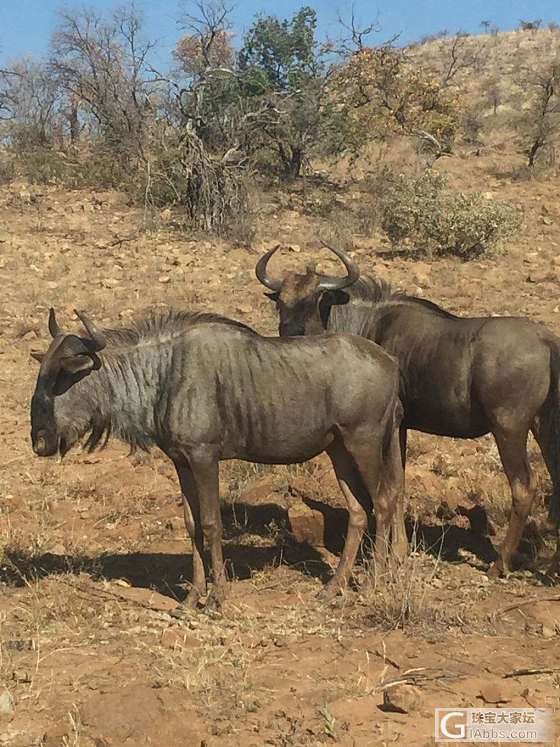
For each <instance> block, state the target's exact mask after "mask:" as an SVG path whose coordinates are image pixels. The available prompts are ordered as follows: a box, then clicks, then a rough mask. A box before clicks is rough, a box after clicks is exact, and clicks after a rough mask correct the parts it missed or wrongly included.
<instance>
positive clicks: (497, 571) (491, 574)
mask: <svg viewBox="0 0 560 747" xmlns="http://www.w3.org/2000/svg"><path fill="white" fill-rule="evenodd" d="M505 575H506V573H505V572H504V569H503V565H502V561H501V560H496V561H494V563H492V565H491V566H490V568H489V569H488V578H502V577H503V576H505Z"/></svg>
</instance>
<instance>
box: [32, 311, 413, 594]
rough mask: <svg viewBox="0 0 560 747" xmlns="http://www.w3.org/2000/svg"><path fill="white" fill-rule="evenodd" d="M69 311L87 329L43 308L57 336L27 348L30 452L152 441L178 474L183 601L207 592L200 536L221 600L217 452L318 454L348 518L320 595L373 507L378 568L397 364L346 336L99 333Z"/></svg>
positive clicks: (337, 577)
mask: <svg viewBox="0 0 560 747" xmlns="http://www.w3.org/2000/svg"><path fill="white" fill-rule="evenodd" d="M76 314H77V316H78V317H79V319H80V320H81V322H82V324H83V326H84V328H85V330H86V333H87V334H86V335H81V336H79V335H77V334H66V333H65V332H63V331H62V330H61V329H60V328H59V326H58V323H57V321H56V317H55V314H54V311H53V310H52V309H51V311H50V314H49V330H50V333H51V336H52V338H53V339H52V342H51V344H50V346H49V348H48V350H47V352H46V353H43V354H40V353H35V354H34V357H35V358H36V359H37V360H39V361H40V363H41V367H40V370H39V376H38V379H37V385H36V388H35V393H34V395H33V399H32V402H31V439H32V444H33V450H34V451H35V453H36V454H37V455H39V456H51V455H54V454H57V453H59V454H60V455H64V454H65V453H66V452H67V451H68V450H69V449H70V448H71V447H72V446H73V445H74V444H75V443H76V442H77V441H78V440H80V439H82V438H83V437H86V436H87V440H86V441H85V447H86V448H88V449H90V450H91V449H93V448H95V446H97V445H99V444H104V443H106V441H107V439H108V438H109V436H110V435H111V434H112V435H114V436H116V437H117V438H119V439H121V440H122V441H124V442H126V443H128V444H130V445H131V446H133V447H141V448H144V449H145V448H149V447H150V446H153V445H154V446H157V447H159V448H160V449H161V450H162V451H163V452H164V453H165V454H166V455H167V456H168V457H169V458H170V459H171V460H172V461H173V463H174V465H175V468H176V470H177V474H178V477H179V482H180V484H181V491H182V494H183V506H184V515H185V523H186V527H187V530H188V533H189V535H190V537H191V540H192V547H193V579H192V585H191V588H190V591H189V594H188V596H187V600H186V603H187V604H188V605H195V604H197V602H198V601H199V599H200V597H202V596H203V595H205V594H206V592H207V585H206V574H205V570H204V563H203V550H204V544H206V545H207V547H209V549H210V554H211V569H212V572H211V580H212V581H213V585H212V590H211V592H210V594H209V596H208V601H209V602H210V603H213V604H219V603H220V602H221V600H222V598H223V593H224V583H225V574H224V568H223V556H222V524H221V516H220V506H219V492H218V491H219V486H218V463H219V461H220V460H223V459H243V460H247V461H251V462H259V463H261V464H292V463H296V462H302V461H305V460H307V459H311V458H312V457H314V456H316V455H317V454H319V453H321V452H322V451H326V452H327V454H328V455H329V457H330V458H331V461H332V464H333V466H334V469H335V472H336V476H337V478H338V482H339V484H340V487H341V489H342V492H343V493H344V496H345V499H346V502H347V506H348V512H349V524H348V533H347V537H346V542H345V545H344V549H343V553H342V557H341V560H340V563H339V565H338V568H337V570H336V573H335V574H334V576H333V578H332V579H331V580H330V582H329V584H328V586H327V587H326V590H325V596H327V597H328V596H330V595H332V594H333V593H335V592H336V591H337V590H338V589H340V588H341V587H343V586H344V585H345V584H346V583H347V581H348V578H349V575H350V573H351V570H352V566H353V564H354V561H355V558H356V553H357V550H358V546H359V543H360V540H361V537H362V534H363V532H364V529H365V527H366V521H367V515H366V512H367V511H368V510H370V509H371V506H372V503H375V511H376V518H377V540H376V546H375V557H376V560H377V562H378V563H379V564H380V565H383V563H384V561H385V553H386V548H387V544H388V540H389V526H390V520H391V516H392V512H393V508H394V503H395V499H396V495H397V493H398V490H397V491H395V492H394V493H393V494H391V491H390V490H389V491H388V490H384V491H383V492H382V496H381V498H380V499H379V500H377V499H376V497H377V492H378V482H379V481H380V478H381V475H382V473H383V471H384V469H386V470H387V471H386V474H387V480H388V481H389V482H390V484H391V485H393V484H394V485H398V484H399V480H400V475H399V474H398V470H397V473H395V474H392V472H391V470H392V466H391V465H392V464H393V463H394V461H395V460H394V459H393V458H391V455H392V454H393V455H394V454H395V453H396V455H397V457H398V454H399V438H398V431H399V425H400V419H401V415H402V406H401V404H400V402H399V399H398V366H397V363H396V361H395V360H394V359H393V358H391V357H390V356H389V355H388V354H387V353H385V352H384V351H383V350H382V349H381V348H379V347H378V346H377V345H374V344H373V343H371V342H368V341H367V340H363V339H361V338H359V337H353V336H350V335H337V336H330V335H325V336H323V337H316V338H312V339H303V338H295V339H293V340H282V339H279V338H266V337H261V336H260V335H258V334H257V333H256V332H254V331H253V330H252V329H250V328H249V327H246V326H245V325H243V324H241V323H238V322H235V321H232V320H229V319H226V318H224V317H220V316H217V315H214V314H204V313H188V312H178V311H173V310H169V311H167V312H160V313H152V314H151V315H148V316H147V317H146V318H145V319H143V320H142V321H140V322H138V323H137V324H136V325H135V326H133V327H132V328H131V329H121V330H103V331H101V330H99V329H97V327H96V326H95V325H94V324H93V323H92V322H91V320H89V319H88V317H87V316H86V315H85V314H83V313H78V312H76ZM397 461H399V459H398V458H397ZM401 473H402V469H401ZM391 495H393V497H392V498H391V497H387V496H391Z"/></svg>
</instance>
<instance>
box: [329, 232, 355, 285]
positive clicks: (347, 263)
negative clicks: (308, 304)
mask: <svg viewBox="0 0 560 747" xmlns="http://www.w3.org/2000/svg"><path fill="white" fill-rule="evenodd" d="M321 244H322V245H323V246H324V247H326V248H327V249H330V250H331V252H333V254H336V256H337V257H338V258H339V260H340V261H341V262H342V264H343V265H344V267H346V272H347V275H346V277H345V278H324V279H323V280H321V283H320V286H319V287H320V288H322V289H323V290H342V289H343V288H347V287H348V286H349V285H352V284H353V283H355V282H356V280H358V278H359V277H360V268H359V267H358V265H357V264H356V263H355V262H354V261H353V260H351V259H350V257H349V256H348V255H347V254H346V252H343V251H342V249H337V248H336V247H335V246H331V245H330V244H327V243H326V242H325V241H321Z"/></svg>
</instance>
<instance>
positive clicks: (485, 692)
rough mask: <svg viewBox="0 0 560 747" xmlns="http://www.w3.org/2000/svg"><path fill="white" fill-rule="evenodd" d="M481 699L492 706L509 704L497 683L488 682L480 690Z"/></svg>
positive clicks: (508, 699)
mask: <svg viewBox="0 0 560 747" xmlns="http://www.w3.org/2000/svg"><path fill="white" fill-rule="evenodd" d="M478 697H479V698H482V700H483V701H484V702H485V703H490V704H492V705H494V704H497V703H509V701H510V700H511V698H509V697H508V696H507V695H506V694H505V693H504V691H503V689H502V688H501V686H500V685H499V684H498V683H497V682H488V683H486V684H485V685H483V686H482V687H481V688H480V693H479V696H478Z"/></svg>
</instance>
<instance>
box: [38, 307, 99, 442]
mask: <svg viewBox="0 0 560 747" xmlns="http://www.w3.org/2000/svg"><path fill="white" fill-rule="evenodd" d="M75 313H76V316H77V317H78V319H79V320H80V321H81V322H82V324H83V325H84V327H85V330H86V332H87V336H86V337H79V336H78V335H74V334H66V333H65V332H63V331H62V330H61V329H60V327H59V326H58V323H57V321H56V315H55V312H54V309H51V310H50V312H49V332H50V333H51V337H52V338H53V339H52V342H51V344H50V345H49V348H48V350H47V352H46V353H37V352H32V353H31V355H32V356H33V358H35V360H37V361H39V363H40V364H41V368H40V369H39V376H38V378H37V384H36V386H35V392H34V394H33V398H32V400H31V442H32V445H33V451H34V452H35V453H36V454H37V455H38V456H53V455H54V454H56V453H57V452H59V453H60V454H61V455H64V454H65V453H66V452H67V451H68V449H70V447H71V446H72V445H73V444H74V443H75V442H76V441H77V440H78V438H79V437H80V436H81V435H82V434H83V432H85V430H87V426H88V423H87V422H86V423H84V424H83V429H80V428H76V423H79V418H72V422H73V427H72V428H71V429H68V428H66V427H65V418H64V412H63V410H64V408H60V407H58V406H57V402H58V400H59V399H60V398H63V397H64V394H65V393H66V392H68V391H69V389H70V388H71V387H72V386H73V385H74V384H75V383H76V382H78V381H79V380H80V379H83V378H84V376H88V375H89V374H90V373H91V371H93V370H94V369H98V368H99V367H100V365H101V362H100V360H99V358H98V357H97V352H98V351H100V350H102V349H103V348H104V347H105V344H106V342H105V338H104V336H103V334H102V333H101V332H100V331H99V330H98V329H97V328H96V327H95V325H94V324H93V323H92V322H91V321H90V320H89V319H88V318H87V316H86V315H85V314H84V313H79V312H77V311H76V312H75ZM80 430H81V432H80Z"/></svg>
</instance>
